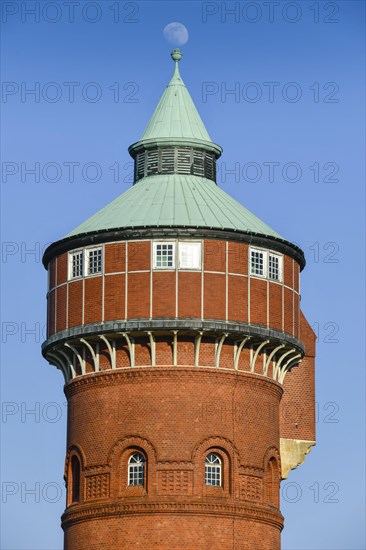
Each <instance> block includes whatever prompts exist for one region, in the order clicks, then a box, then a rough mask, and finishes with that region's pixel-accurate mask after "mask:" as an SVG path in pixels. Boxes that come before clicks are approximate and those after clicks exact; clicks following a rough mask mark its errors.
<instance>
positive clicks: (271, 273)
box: [249, 248, 283, 282]
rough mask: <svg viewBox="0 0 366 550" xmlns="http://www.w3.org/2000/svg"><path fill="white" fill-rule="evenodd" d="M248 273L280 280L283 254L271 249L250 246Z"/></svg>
mask: <svg viewBox="0 0 366 550" xmlns="http://www.w3.org/2000/svg"><path fill="white" fill-rule="evenodd" d="M249 257H250V274H251V275H254V276H255V277H265V278H266V279H270V280H271V281H279V282H280V281H282V263H283V256H282V255H281V254H276V253H275V252H272V251H271V250H257V249H255V248H250V256H249Z"/></svg>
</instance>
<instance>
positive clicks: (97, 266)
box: [87, 248, 102, 275]
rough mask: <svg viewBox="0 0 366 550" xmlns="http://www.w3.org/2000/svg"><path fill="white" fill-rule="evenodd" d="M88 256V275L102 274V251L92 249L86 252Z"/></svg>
mask: <svg viewBox="0 0 366 550" xmlns="http://www.w3.org/2000/svg"><path fill="white" fill-rule="evenodd" d="M87 254H88V275H94V274H95V273H101V272H102V249H101V248H92V249H89V250H87Z"/></svg>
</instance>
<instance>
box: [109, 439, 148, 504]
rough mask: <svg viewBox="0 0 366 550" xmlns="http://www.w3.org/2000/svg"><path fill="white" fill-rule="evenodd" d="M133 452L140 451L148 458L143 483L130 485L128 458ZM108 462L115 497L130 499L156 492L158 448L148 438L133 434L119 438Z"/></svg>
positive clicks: (112, 493)
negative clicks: (154, 481)
mask: <svg viewBox="0 0 366 550" xmlns="http://www.w3.org/2000/svg"><path fill="white" fill-rule="evenodd" d="M133 452H140V453H142V454H143V455H144V456H145V458H146V465H145V471H144V484H143V485H138V486H132V485H128V478H127V475H128V460H129V457H130V455H131V454H132V453H133ZM108 464H109V465H110V467H111V496H113V497H114V498H117V499H118V498H124V499H126V498H127V499H128V498H131V497H144V496H146V495H147V494H153V493H154V491H155V484H154V483H153V480H154V479H155V477H156V449H155V447H154V446H153V445H152V444H151V443H150V441H148V440H147V439H145V438H143V437H139V436H133V435H131V436H127V437H125V438H123V439H121V440H119V441H118V442H117V443H116V444H115V445H114V446H113V447H112V449H111V450H110V452H109V455H108Z"/></svg>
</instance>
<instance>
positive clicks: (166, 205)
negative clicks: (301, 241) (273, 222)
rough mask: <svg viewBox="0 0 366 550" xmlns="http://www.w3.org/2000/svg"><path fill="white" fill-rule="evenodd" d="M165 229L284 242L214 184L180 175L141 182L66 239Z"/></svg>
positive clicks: (155, 177) (195, 177) (206, 180)
mask: <svg viewBox="0 0 366 550" xmlns="http://www.w3.org/2000/svg"><path fill="white" fill-rule="evenodd" d="M161 226H188V227H207V228H214V229H228V230H235V231H244V232H250V233H260V234H262V235H266V236H270V237H277V238H280V239H283V237H281V235H279V234H278V233H276V231H274V230H273V229H271V228H270V227H269V226H268V225H266V224H265V223H264V222H262V221H261V220H260V219H259V218H257V217H256V216H255V215H254V214H252V212H250V211H249V210H247V209H246V208H244V206H242V205H241V204H240V203H239V202H237V201H236V200H235V199H233V198H232V197H230V195H228V194H227V193H225V191H223V190H222V189H220V188H219V187H218V186H217V185H216V184H215V183H214V182H213V181H211V180H208V179H204V178H200V177H198V176H191V175H189V176H184V175H180V174H168V175H157V176H149V177H146V178H144V179H141V180H140V181H138V182H137V183H136V184H135V185H134V186H133V187H131V188H130V189H128V190H127V191H126V192H125V193H123V194H122V195H120V196H119V197H117V198H116V199H115V200H114V201H113V202H111V203H110V204H108V205H107V206H105V207H104V208H102V210H99V212H97V213H96V214H94V216H92V217H91V218H89V219H88V220H86V221H85V222H84V223H82V224H81V225H79V227H77V228H76V229H74V230H73V231H71V233H69V234H68V235H66V237H73V236H75V235H80V234H83V233H90V232H96V231H103V230H108V229H118V228H126V227H161Z"/></svg>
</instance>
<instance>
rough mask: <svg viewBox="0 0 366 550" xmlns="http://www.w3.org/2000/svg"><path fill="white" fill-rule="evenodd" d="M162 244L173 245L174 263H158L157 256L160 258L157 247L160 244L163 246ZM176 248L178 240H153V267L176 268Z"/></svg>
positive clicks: (162, 268) (159, 268)
mask: <svg viewBox="0 0 366 550" xmlns="http://www.w3.org/2000/svg"><path fill="white" fill-rule="evenodd" d="M162 245H167V246H173V254H172V258H173V265H159V266H157V265H156V264H157V258H158V253H157V248H158V246H162ZM176 249H177V246H176V241H154V242H153V269H157V270H159V271H160V270H162V271H166V270H174V269H175V266H176V258H175V256H176Z"/></svg>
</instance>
